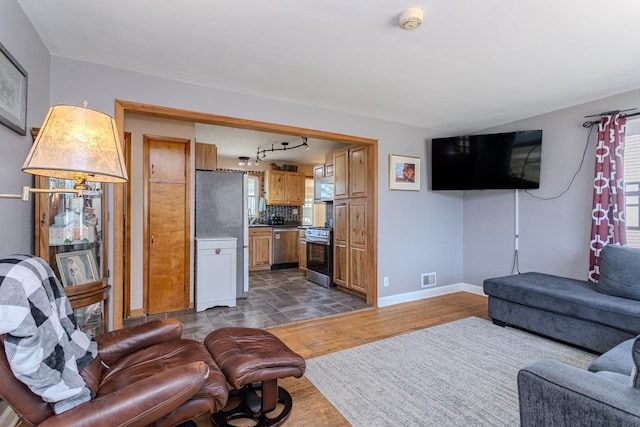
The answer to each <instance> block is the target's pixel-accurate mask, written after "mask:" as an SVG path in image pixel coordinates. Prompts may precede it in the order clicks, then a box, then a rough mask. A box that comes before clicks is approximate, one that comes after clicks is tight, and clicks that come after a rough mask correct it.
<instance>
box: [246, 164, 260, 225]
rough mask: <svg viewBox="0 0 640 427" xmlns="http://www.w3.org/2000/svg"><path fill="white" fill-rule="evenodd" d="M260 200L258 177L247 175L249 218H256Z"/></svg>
mask: <svg viewBox="0 0 640 427" xmlns="http://www.w3.org/2000/svg"><path fill="white" fill-rule="evenodd" d="M259 198H260V177H259V176H257V175H249V176H248V178H247V210H248V211H249V217H250V218H256V217H257V216H258V200H259Z"/></svg>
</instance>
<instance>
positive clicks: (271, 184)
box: [264, 170, 287, 205]
mask: <svg viewBox="0 0 640 427" xmlns="http://www.w3.org/2000/svg"><path fill="white" fill-rule="evenodd" d="M264 184H265V192H266V193H267V203H269V204H270V205H284V204H286V203H287V199H286V194H285V190H286V172H283V171H275V170H268V171H266V173H265V183H264Z"/></svg>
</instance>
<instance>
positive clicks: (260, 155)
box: [256, 136, 310, 163]
mask: <svg viewBox="0 0 640 427" xmlns="http://www.w3.org/2000/svg"><path fill="white" fill-rule="evenodd" d="M301 138H302V142H301V143H300V144H298V145H294V146H293V147H290V146H289V143H288V142H281V143H280V145H281V147H276V144H271V148H260V147H258V152H257V153H256V163H259V162H260V161H261V160H264V159H266V158H267V153H273V152H275V151H287V150H293V149H296V148H300V147H304V149H305V150H308V149H309V148H310V147H309V144H308V143H307V137H306V136H303V137H301Z"/></svg>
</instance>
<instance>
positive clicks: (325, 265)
mask: <svg viewBox="0 0 640 427" xmlns="http://www.w3.org/2000/svg"><path fill="white" fill-rule="evenodd" d="M332 259H333V250H332V248H331V244H330V243H329V242H326V241H324V242H322V241H313V240H309V239H308V240H307V270H311V271H315V272H316V273H320V274H323V275H325V276H329V277H331V276H332V274H333V271H331V270H332V269H333V266H332V263H331V260H332Z"/></svg>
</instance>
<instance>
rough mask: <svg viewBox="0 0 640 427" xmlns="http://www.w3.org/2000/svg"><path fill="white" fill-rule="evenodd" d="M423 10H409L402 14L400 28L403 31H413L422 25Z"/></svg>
mask: <svg viewBox="0 0 640 427" xmlns="http://www.w3.org/2000/svg"><path fill="white" fill-rule="evenodd" d="M422 16H423V14H422V9H407V10H405V11H404V12H402V13H401V14H400V19H399V20H398V22H399V23H400V28H402V29H403V30H413V29H416V28H418V27H419V26H420V24H422Z"/></svg>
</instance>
